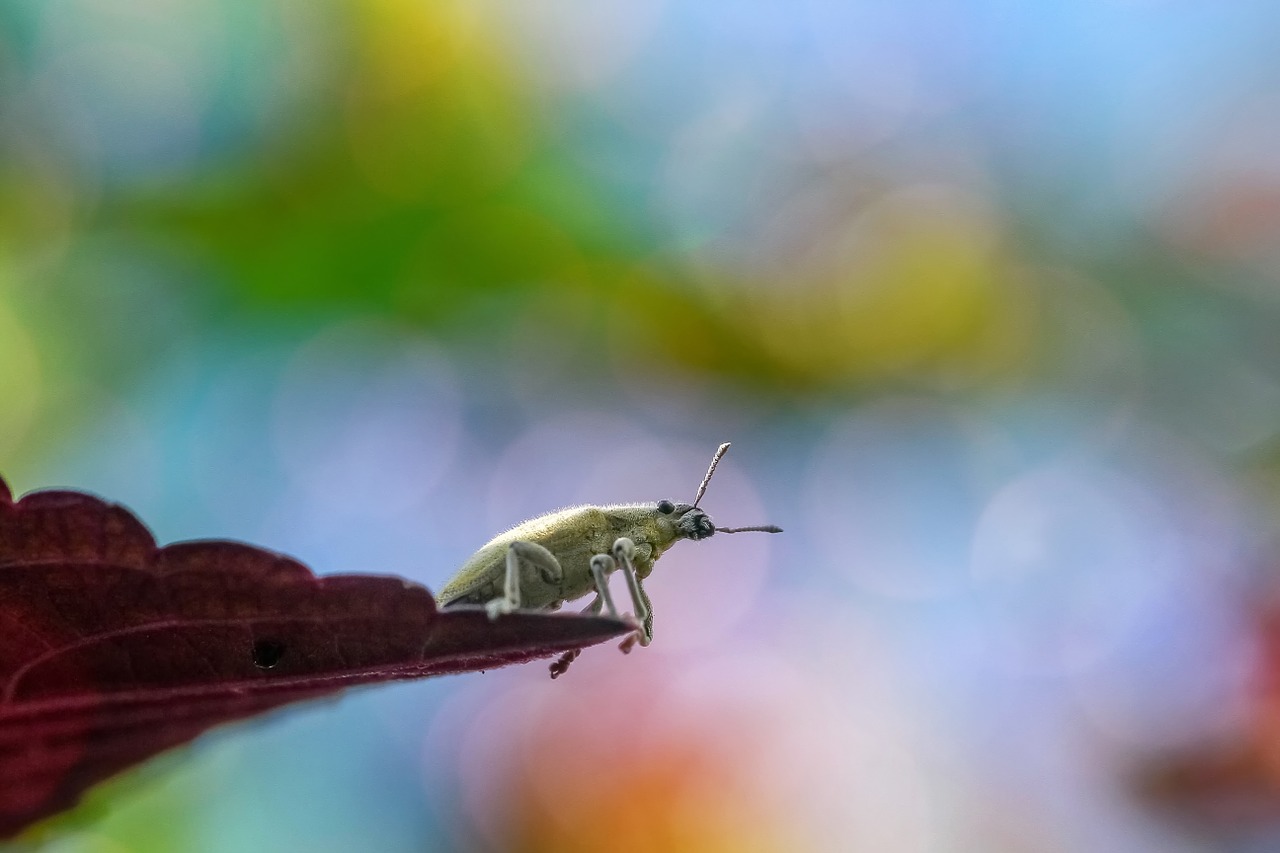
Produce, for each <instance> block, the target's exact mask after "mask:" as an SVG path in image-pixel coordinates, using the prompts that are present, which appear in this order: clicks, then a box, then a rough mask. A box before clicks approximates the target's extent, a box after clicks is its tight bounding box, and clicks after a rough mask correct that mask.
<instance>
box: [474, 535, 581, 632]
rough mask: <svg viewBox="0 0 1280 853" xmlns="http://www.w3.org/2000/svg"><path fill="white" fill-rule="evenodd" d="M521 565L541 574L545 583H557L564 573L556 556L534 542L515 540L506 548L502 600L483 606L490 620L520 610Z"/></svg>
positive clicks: (496, 599)
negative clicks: (505, 569)
mask: <svg viewBox="0 0 1280 853" xmlns="http://www.w3.org/2000/svg"><path fill="white" fill-rule="evenodd" d="M522 564H528V565H530V566H533V567H534V568H535V569H537V570H538V571H539V572H541V573H542V577H543V578H544V579H545V580H546V581H547V583H559V582H560V578H561V577H563V575H564V572H563V570H561V568H560V561H559V560H557V559H556V555H555V554H552V553H551V552H550V551H548V550H547V549H546V548H543V547H542V546H541V545H539V544H538V543H536V542H525V541H523V540H517V541H515V542H512V543H511V545H509V546H508V547H507V575H506V580H505V582H504V584H503V590H502V598H495V599H493V600H492V601H490V602H488V603H487V604H485V606H484V607H485V610H487V611H488V612H489V618H490V619H497V618H498V616H499V615H501V614H503V613H510V612H512V611H513V610H519V609H520V567H521V565H522Z"/></svg>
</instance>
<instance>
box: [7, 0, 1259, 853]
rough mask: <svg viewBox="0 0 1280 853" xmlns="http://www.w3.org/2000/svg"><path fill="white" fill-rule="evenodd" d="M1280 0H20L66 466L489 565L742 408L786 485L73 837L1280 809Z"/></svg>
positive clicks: (822, 839)
mask: <svg viewBox="0 0 1280 853" xmlns="http://www.w3.org/2000/svg"><path fill="white" fill-rule="evenodd" d="M1277 27H1280V9H1277V7H1276V6H1275V5H1274V4H1273V3H1266V2H1253V3H1250V2H1238V3H1207V2H1199V3H1197V2H1178V0H1087V1H1086V2H1078V3H1043V4H1018V3H1009V2H994V0H954V2H946V0H905V2H901V3H897V4H872V3H864V2H856V3H840V2H834V0H826V1H825V2H824V1H823V0H793V2H787V3H782V2H772V3H770V2H753V3H731V2H726V0H719V2H706V0H703V2H687V0H686V1H685V2H682V0H666V2H650V3H595V4H577V3H569V2H564V0H532V1H531V2H530V1H528V0H527V1H526V2H520V3H514V2H485V0H480V2H475V0H471V2H460V0H444V2H425V0H354V2H350V3H345V4H336V3H333V4H330V3H308V2H304V0H181V2H179V0H127V2H126V0H93V2H89V0H11V1H10V2H7V3H5V4H3V5H0V471H2V472H3V474H4V476H5V477H6V478H7V479H8V480H9V482H10V483H11V485H12V486H13V487H14V489H15V491H26V490H29V489H33V488H38V487H46V486H72V487H77V488H84V489H89V490H92V491H96V492H99V493H101V494H103V495H106V496H109V497H111V498H113V499H116V500H120V501H122V502H125V503H126V504H128V505H129V506H130V507H132V508H133V509H134V510H135V511H137V512H138V513H139V514H140V515H141V517H142V518H143V519H145V520H146V521H147V522H148V523H149V524H150V525H151V526H152V527H153V529H154V530H155V531H156V534H157V536H158V537H159V538H160V539H161V541H172V540H175V539H182V538H193V537H199V538H204V537H233V538H238V539H244V540H248V541H252V542H255V543H257V544H260V545H263V546H266V547H270V548H275V549H279V550H282V551H286V552H288V553H290V554H293V555H295V556H297V557H298V558H300V559H302V560H304V561H305V562H307V563H308V564H310V565H311V566H312V567H314V568H315V569H316V570H317V571H319V572H349V571H367V572H377V573H397V574H401V575H404V576H406V577H409V578H412V579H414V580H417V581H420V582H422V583H424V584H427V585H428V586H430V587H433V588H439V587H440V586H441V585H442V584H443V582H444V581H445V580H446V579H447V578H448V577H449V576H450V575H451V574H452V572H453V571H454V569H455V568H456V567H457V566H459V565H460V564H461V563H462V561H463V560H464V559H465V558H466V557H467V556H468V555H469V554H470V553H471V552H472V551H473V550H474V549H475V548H476V547H478V546H479V545H480V544H481V543H483V542H484V541H485V540H486V539H487V538H489V537H490V536H491V535H492V534H494V533H495V532H497V531H499V530H501V529H503V528H505V527H507V526H510V525H511V524H514V523H516V522H518V521H520V520H523V519H525V518H527V517H529V516H532V515H535V514H538V513H540V512H543V511H546V510H549V509H553V508H556V507H560V506H564V505H568V504H572V503H576V502H593V503H603V502H616V501H637V500H657V499H660V498H673V499H677V500H688V499H689V498H690V497H691V496H692V494H693V491H694V489H695V487H696V486H697V483H698V480H699V478H700V477H701V475H702V473H703V471H704V470H705V468H706V463H707V461H708V459H709V456H710V454H711V452H712V451H713V450H714V448H715V446H716V445H717V444H718V443H719V442H720V441H723V440H733V442H734V445H735V446H734V449H733V451H732V452H731V453H730V454H729V456H728V457H727V458H726V460H725V462H724V464H723V465H722V466H721V468H720V473H719V474H718V475H717V477H716V479H715V481H714V482H713V483H712V485H711V488H710V491H709V493H708V496H707V498H706V500H705V506H706V507H707V509H708V510H709V511H710V512H711V513H712V514H713V516H714V517H715V518H716V520H717V521H718V522H719V523H721V524H731V525H747V524H758V523H766V522H772V523H776V524H779V525H781V526H783V527H785V528H786V530H787V532H786V534H785V535H783V536H778V537H766V536H751V535H743V536H738V537H717V538H715V539H713V540H710V541H707V542H703V543H697V544H694V543H689V544H685V545H682V546H680V547H678V548H676V549H675V550H674V551H673V552H672V553H670V554H669V555H668V556H666V557H664V559H663V560H662V562H661V563H660V564H659V566H658V570H657V571H656V572H655V574H654V577H653V579H652V580H651V582H650V584H649V589H650V592H651V595H652V598H653V600H654V605H655V612H656V622H655V639H654V644H653V645H652V646H651V647H650V648H648V649H644V650H641V651H638V652H636V653H634V654H632V655H630V656H629V657H626V658H624V657H623V656H621V655H620V654H618V653H617V652H616V651H615V650H614V649H613V648H612V647H610V646H605V647H603V648H599V649H593V650H591V651H589V652H587V653H585V654H584V655H583V656H582V658H581V659H580V660H579V661H578V663H577V664H575V665H574V667H573V669H572V670H571V671H570V672H569V673H568V675H567V676H566V677H565V678H563V679H560V680H558V681H556V682H555V683H552V682H551V681H550V680H549V679H548V678H547V675H546V668H545V667H544V666H542V665H530V666H526V667H523V668H517V669H510V670H503V671H496V672H489V673H487V674H485V675H483V676H481V675H470V676H464V677H455V678H448V679H438V680H434V681H429V682H424V683H420V684H410V685H402V686H395V687H387V688H380V689H371V690H366V691H362V692H356V693H353V694H351V695H348V696H345V697H342V698H341V699H339V700H338V701H336V702H330V703H322V704H318V705H313V706H308V707H304V708H298V709H291V710H288V711H285V712H282V713H280V714H278V715H276V716H274V717H271V718H269V719H267V720H266V721H262V722H258V723H254V724H249V725H245V726H240V727H237V728H234V729H231V730H221V731H219V732H216V733H214V734H212V735H210V736H207V737H205V738H203V739H202V740H201V741H199V742H197V743H196V744H195V745H193V746H192V747H191V748H188V749H185V750H182V751H180V752H178V753H176V754H174V755H171V756H167V757H165V758H163V759H161V760H160V761H158V762H156V763H154V764H153V765H151V766H149V767H147V768H144V769H143V770H142V771H141V772H140V773H136V774H132V775H131V776H130V777H128V778H126V779H123V780H121V781H120V782H117V783H113V784H112V785H109V786H107V788H106V789H104V790H102V791H99V792H98V793H97V794H95V796H94V797H92V798H91V801H90V802H89V803H88V804H87V805H86V807H85V808H84V809H82V810H81V811H80V812H79V813H78V814H75V815H72V816H71V817H70V819H64V820H63V821H61V822H60V828H59V831H58V832H56V833H52V834H47V835H46V836H45V842H44V843H45V847H46V848H47V849H49V850H58V851H104V853H119V852H120V851H129V852H130V853H132V851H148V852H149V851H157V853H160V851H173V850H183V851H199V853H206V852H207V853H223V851H225V853H233V851H234V853H242V851H294V850H296V851H303V850H305V851H348V850H376V851H422V850H495V851H508V850H510V851H571V852H572V851H584V853H585V851H597V850H610V851H633V850H634V851H642V850H646V851H647V850H687V851H762V852H763V851H871V852H873V853H882V852H886V853H899V851H901V852H902V853H934V851H938V853H952V851H955V853H969V851H982V853H1022V851H1099V850H1106V851H1153V853H1154V851H1161V852H1162V853H1163V852H1164V851H1175V853H1177V852H1178V851H1199V850H1211V849H1215V850H1216V849H1230V850H1273V849H1276V848H1277V846H1280V829H1278V828H1277V827H1278V826H1280V825H1278V824H1276V823H1274V822H1273V818H1274V817H1275V815H1277V814H1280V756H1278V755H1277V750H1276V747H1275V746H1273V745H1272V744H1275V743H1280V737H1276V733H1277V732H1280V712H1277V711H1276V710H1275V709H1276V708H1277V707H1280V703H1277V701H1276V698H1275V697H1276V693H1277V691H1276V689H1275V687H1274V685H1271V683H1270V682H1269V681H1268V679H1267V673H1268V672H1271V671H1272V670H1271V669H1269V665H1275V664H1277V663H1280V659H1275V656H1273V657H1272V658H1268V657H1267V652H1266V646H1265V644H1264V643H1263V642H1262V640H1264V639H1265V638H1266V636H1267V634H1266V630H1265V629H1264V628H1263V627H1260V626H1261V625H1264V624H1265V619H1264V617H1265V613H1266V609H1267V608H1266V602H1268V601H1269V600H1272V599H1274V598H1275V596H1274V583H1273V581H1272V579H1271V574H1270V572H1271V570H1272V568H1273V566H1274V563H1275V558H1276V555H1277V553H1278V550H1277V549H1278V547H1280V542H1278V541H1277V534H1278V533H1280V525H1277V523H1276V518H1277V504H1278V503H1280V336H1277V334H1276V330H1277V328H1278V326H1277V322H1278V321H1280V96H1278V95H1277V92H1280V60H1278V59H1277V54H1276V51H1275V33H1276V31H1277ZM1260 614H1261V615H1260ZM1266 735H1270V736H1271V737H1270V738H1267V737H1264V736H1266ZM1268 747H1269V749H1268ZM1224 803H1225V805H1224Z"/></svg>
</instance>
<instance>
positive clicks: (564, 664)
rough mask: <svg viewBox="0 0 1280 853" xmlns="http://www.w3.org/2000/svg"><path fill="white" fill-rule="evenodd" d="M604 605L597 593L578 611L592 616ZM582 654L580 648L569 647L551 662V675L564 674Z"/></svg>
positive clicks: (555, 676)
mask: <svg viewBox="0 0 1280 853" xmlns="http://www.w3.org/2000/svg"><path fill="white" fill-rule="evenodd" d="M603 606H604V599H603V598H601V597H600V595H599V594H598V593H597V594H596V597H595V598H593V599H592V600H591V603H590V604H588V605H587V606H586V607H584V608H582V609H581V610H580V611H578V612H579V613H581V614H583V615H584V616H594V615H596V614H598V613H599V612H600V608H601V607H603ZM580 654H582V649H570V650H569V651H567V652H565V653H564V654H562V655H560V657H558V658H556V662H555V663H553V664H551V677H552V678H559V677H560V676H562V675H564V673H565V670H567V669H568V668H569V664H571V663H573V662H574V661H575V660H577V659H578V655H580Z"/></svg>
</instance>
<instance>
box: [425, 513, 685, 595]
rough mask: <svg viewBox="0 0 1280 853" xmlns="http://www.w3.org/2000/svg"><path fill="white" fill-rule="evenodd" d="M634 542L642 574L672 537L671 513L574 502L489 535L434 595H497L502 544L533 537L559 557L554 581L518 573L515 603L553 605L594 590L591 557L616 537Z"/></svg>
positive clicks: (505, 546) (645, 574) (502, 575)
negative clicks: (556, 578) (558, 576)
mask: <svg viewBox="0 0 1280 853" xmlns="http://www.w3.org/2000/svg"><path fill="white" fill-rule="evenodd" d="M620 536H625V537H627V538H629V539H630V540H631V541H632V542H634V543H635V546H636V553H635V567H636V574H637V575H638V576H639V577H640V578H642V579H643V578H647V577H648V576H649V573H650V572H652V571H653V563H654V561H655V560H657V559H658V557H660V556H662V553H663V552H664V551H666V550H667V549H668V548H670V547H671V546H672V545H673V544H674V543H675V542H676V540H677V539H679V538H681V537H680V535H679V533H678V532H677V529H676V525H675V523H674V519H673V518H672V517H671V516H670V515H664V514H662V513H660V512H658V510H657V509H656V508H655V507H654V505H653V504H618V505H614V506H599V507H598V506H577V507H570V508H568V509H562V510H558V511H556V512H550V513H547V514H546V515H540V516H538V517H537V518H533V519H530V520H529V521H526V522H524V523H522V524H519V525H517V526H515V527H513V528H511V529H510V530H508V531H506V532H505V533H500V534H498V535H497V536H495V537H494V538H493V539H491V540H489V541H488V542H487V543H486V544H485V545H484V547H482V548H481V549H480V550H479V551H477V552H476V553H475V554H474V555H472V557H471V559H469V560H467V562H466V563H464V564H463V566H462V568H461V569H459V570H458V573H457V574H456V575H454V576H453V579H452V580H450V581H449V582H448V583H447V584H445V585H444V588H443V589H441V590H440V594H439V595H437V596H436V601H437V602H438V603H439V605H440V606H441V607H448V606H449V605H451V604H484V603H486V602H488V601H492V600H493V599H495V598H501V597H502V594H503V583H504V580H505V578H506V571H507V549H508V548H509V547H510V545H511V543H512V542H515V541H524V542H535V543H537V544H538V545H541V546H542V547H544V548H546V549H547V550H548V551H550V552H551V553H552V554H554V555H555V557H556V559H557V560H558V561H559V563H560V569H561V573H562V575H561V578H560V580H559V582H550V581H548V580H547V579H546V578H544V577H543V576H542V573H541V572H539V571H537V570H536V569H533V568H524V569H522V571H521V573H520V606H521V607H522V608H526V609H530V610H554V609H555V608H557V607H559V606H560V605H561V604H562V603H564V602H566V601H572V600H573V599H575V598H580V597H581V596H584V595H587V594H588V593H593V592H595V591H596V585H595V580H594V578H593V577H592V575H591V558H592V557H594V556H595V555H596V554H608V553H610V549H612V547H613V543H614V542H616V541H617V539H618V537H620Z"/></svg>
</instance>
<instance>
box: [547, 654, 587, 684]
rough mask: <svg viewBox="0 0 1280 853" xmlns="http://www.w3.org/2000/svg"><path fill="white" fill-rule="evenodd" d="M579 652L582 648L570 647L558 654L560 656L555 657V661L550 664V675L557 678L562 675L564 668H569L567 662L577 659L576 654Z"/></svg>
mask: <svg viewBox="0 0 1280 853" xmlns="http://www.w3.org/2000/svg"><path fill="white" fill-rule="evenodd" d="M580 654H582V649H570V650H569V651H567V652H565V653H564V654H562V655H560V657H559V658H557V659H556V662H555V663H553V664H551V677H552V678H559V677H560V676H562V675H564V673H565V670H567V669H568V668H569V664H571V663H573V662H574V661H575V660H577V659H578V655H580Z"/></svg>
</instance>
